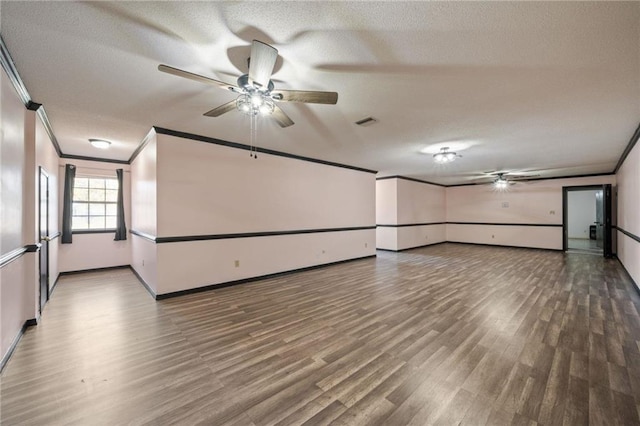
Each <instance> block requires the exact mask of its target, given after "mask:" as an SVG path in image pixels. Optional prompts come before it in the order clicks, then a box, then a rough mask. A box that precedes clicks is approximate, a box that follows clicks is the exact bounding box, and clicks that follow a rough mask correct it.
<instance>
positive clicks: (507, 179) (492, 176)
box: [472, 170, 540, 189]
mask: <svg viewBox="0 0 640 426" xmlns="http://www.w3.org/2000/svg"><path fill="white" fill-rule="evenodd" d="M539 176H540V174H539V173H537V172H535V171H522V172H515V171H507V170H504V171H488V172H482V173H481V174H480V175H479V176H475V177H473V178H472V180H481V179H482V180H488V181H489V182H487V183H493V184H494V185H495V187H496V188H498V189H506V188H508V187H509V185H513V184H515V183H516V182H517V181H526V180H528V179H532V178H536V177H539Z"/></svg>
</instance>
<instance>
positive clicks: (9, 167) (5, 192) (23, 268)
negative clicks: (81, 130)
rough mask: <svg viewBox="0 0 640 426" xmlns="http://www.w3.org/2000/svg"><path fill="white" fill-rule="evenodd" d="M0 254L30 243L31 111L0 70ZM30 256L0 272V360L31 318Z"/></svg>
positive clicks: (33, 278)
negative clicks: (0, 130)
mask: <svg viewBox="0 0 640 426" xmlns="http://www.w3.org/2000/svg"><path fill="white" fill-rule="evenodd" d="M0 129H2V132H0V138H1V140H0V182H1V188H0V256H4V255H7V254H9V253H11V252H14V251H15V250H20V249H22V248H24V247H25V246H26V245H31V244H34V243H36V240H35V237H36V235H35V229H36V223H35V217H36V215H35V211H36V207H35V196H36V195H35V194H36V192H35V186H34V183H35V174H36V172H35V170H34V168H33V165H34V164H35V155H36V152H35V149H36V148H35V113H34V112H33V111H29V110H27V109H26V108H25V107H24V104H23V103H22V101H21V99H20V98H19V97H18V94H17V93H16V91H15V90H14V88H13V86H12V85H11V83H10V80H9V78H8V76H7V75H6V73H5V72H4V71H0ZM37 256H38V255H37V254H36V253H26V254H23V255H22V256H20V257H19V258H17V259H16V260H14V261H12V262H10V263H7V264H5V265H4V266H3V267H2V268H0V358H2V359H3V360H5V357H6V355H7V353H8V351H9V349H10V348H11V346H12V344H13V343H14V342H15V341H16V339H17V338H18V337H19V336H20V331H21V329H22V327H23V325H24V324H25V321H27V320H30V319H35V318H36V316H37V300H36V294H37V284H38V283H37V273H36V268H37V260H38V257H37Z"/></svg>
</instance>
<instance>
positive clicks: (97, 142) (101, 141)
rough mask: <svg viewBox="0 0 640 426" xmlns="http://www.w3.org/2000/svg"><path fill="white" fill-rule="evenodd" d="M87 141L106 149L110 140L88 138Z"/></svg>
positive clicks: (109, 144)
mask: <svg viewBox="0 0 640 426" xmlns="http://www.w3.org/2000/svg"><path fill="white" fill-rule="evenodd" d="M89 143H90V144H91V145H93V146H94V147H96V148H99V149H107V148H109V146H111V142H109V141H105V140H104V139H89Z"/></svg>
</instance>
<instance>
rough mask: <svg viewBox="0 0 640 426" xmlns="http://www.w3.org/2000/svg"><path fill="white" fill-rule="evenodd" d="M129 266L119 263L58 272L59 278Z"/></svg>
mask: <svg viewBox="0 0 640 426" xmlns="http://www.w3.org/2000/svg"><path fill="white" fill-rule="evenodd" d="M128 267H129V265H118V266H106V267H104V268H90V269H79V270H77V271H64V272H60V273H59V274H58V279H59V278H60V277H61V276H63V275H75V274H85V273H87V272H104V271H110V270H112V269H125V268H128ZM58 279H56V283H55V284H54V285H53V287H55V286H56V284H57V283H58Z"/></svg>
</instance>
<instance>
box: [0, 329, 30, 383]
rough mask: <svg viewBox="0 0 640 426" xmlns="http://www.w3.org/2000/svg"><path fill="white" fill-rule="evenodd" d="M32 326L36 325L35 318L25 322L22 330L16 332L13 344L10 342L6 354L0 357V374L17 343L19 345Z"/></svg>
mask: <svg viewBox="0 0 640 426" xmlns="http://www.w3.org/2000/svg"><path fill="white" fill-rule="evenodd" d="M34 325H38V322H37V321H36V319H35V318H30V319H28V320H26V321H25V322H24V324H22V328H20V331H18V334H17V335H16V337H15V338H14V339H13V342H11V346H9V349H8V350H7V353H6V354H4V356H3V357H2V360H1V361H0V373H1V372H2V370H4V367H5V366H6V365H7V363H8V362H9V359H10V358H11V355H13V352H14V351H15V350H16V347H17V346H18V343H20V339H22V336H23V335H24V333H25V332H26V331H27V328H29V327H32V326H34Z"/></svg>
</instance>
